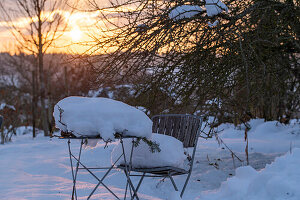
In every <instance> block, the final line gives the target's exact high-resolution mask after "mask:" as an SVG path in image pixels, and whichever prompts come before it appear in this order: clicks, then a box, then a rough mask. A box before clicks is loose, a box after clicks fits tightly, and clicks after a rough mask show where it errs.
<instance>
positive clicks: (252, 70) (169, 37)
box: [88, 0, 300, 123]
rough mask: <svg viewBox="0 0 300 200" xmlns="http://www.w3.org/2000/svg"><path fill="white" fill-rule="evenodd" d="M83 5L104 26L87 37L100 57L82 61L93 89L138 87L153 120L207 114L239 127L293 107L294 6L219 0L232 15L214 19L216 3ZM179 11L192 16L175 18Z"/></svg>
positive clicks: (276, 0) (159, 0) (273, 0)
mask: <svg viewBox="0 0 300 200" xmlns="http://www.w3.org/2000/svg"><path fill="white" fill-rule="evenodd" d="M88 2H89V5H90V6H91V7H92V9H94V10H98V11H100V13H101V16H102V19H101V20H103V22H102V24H105V26H103V25H101V26H99V27H98V28H99V30H101V32H102V33H103V34H102V35H100V36H98V35H92V36H93V38H94V44H92V45H93V46H92V48H91V52H93V53H94V52H96V53H94V55H97V54H101V55H100V56H98V58H99V59H96V58H95V57H88V62H89V63H91V64H92V65H93V67H94V69H95V71H96V72H97V73H98V75H99V76H98V79H97V80H98V81H99V84H105V83H107V84H111V82H112V81H115V82H124V81H125V82H127V81H138V83H139V84H138V87H139V92H137V93H139V94H141V95H139V97H144V98H142V99H143V102H145V99H146V100H147V99H148V100H147V101H148V102H149V105H147V106H146V105H144V106H145V107H147V108H149V107H150V108H151V107H152V108H159V110H154V112H153V110H152V113H153V114H155V113H157V112H162V111H164V110H165V109H167V108H172V109H177V110H176V112H193V111H195V110H204V109H205V110H207V109H209V110H212V111H213V112H214V113H219V114H220V115H221V116H222V117H224V118H226V117H228V116H229V117H230V118H231V120H235V122H236V123H242V122H245V121H247V120H249V119H250V118H253V117H262V118H265V119H266V120H274V119H277V120H279V119H280V118H281V117H283V116H289V115H291V114H290V112H291V111H292V110H293V109H295V108H296V107H297V109H299V107H298V104H299V103H297V102H298V101H299V95H300V93H299V89H300V87H299V81H300V79H299V70H298V69H299V55H300V54H299V53H300V49H299V46H300V45H299V30H300V29H299V24H300V23H299V17H298V16H299V12H300V8H299V4H300V3H299V0H294V1H292V0H284V1H282V0H268V1H266V0H247V1H245V0H224V3H225V4H226V5H228V7H229V9H230V12H228V13H226V12H220V13H218V14H217V15H213V16H211V15H210V14H208V13H207V8H208V7H207V5H208V4H212V2H214V4H217V3H216V2H219V1H218V0H215V1H211V0H204V1H197V0H191V1H190V0H178V1H168V0H165V1H164V0H151V1H134V0H127V1H117V0H112V1H110V2H111V4H110V5H109V6H107V5H106V6H101V4H100V1H97V0H92V1H88ZM182 6H194V7H193V9H194V10H197V11H198V12H197V14H193V15H189V16H188V17H180V16H178V17H174V15H173V14H172V13H174V12H175V11H176V12H177V13H180V11H182V10H183V9H182V8H183V7H182ZM195 6H196V7H195ZM211 6H214V5H211ZM199 7H201V8H202V10H201V9H199ZM176 12H175V13H176ZM182 15H184V14H182ZM104 53H106V55H103V54H104ZM159 94H162V95H160V96H159ZM164 96H167V97H168V98H166V97H164ZM145 97H146V98H145ZM161 99H165V100H166V102H161ZM211 100H213V101H211ZM137 102H141V101H137ZM215 102H218V103H215ZM153 104H157V105H154V106H153ZM164 104H165V105H166V106H162V105H164ZM291 104H292V105H291ZM180 109H181V110H180ZM220 122H221V121H220ZM231 122H232V121H231Z"/></svg>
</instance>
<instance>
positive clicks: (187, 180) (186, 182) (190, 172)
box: [180, 170, 192, 197]
mask: <svg viewBox="0 0 300 200" xmlns="http://www.w3.org/2000/svg"><path fill="white" fill-rule="evenodd" d="M191 174H192V170H190V171H189V174H188V176H187V178H186V180H185V183H184V186H183V188H182V191H181V193H180V197H182V196H183V193H184V191H185V188H186V186H187V184H188V182H189V179H190V177H191Z"/></svg>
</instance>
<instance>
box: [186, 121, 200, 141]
mask: <svg viewBox="0 0 300 200" xmlns="http://www.w3.org/2000/svg"><path fill="white" fill-rule="evenodd" d="M199 125H200V120H199V119H198V118H194V120H193V128H192V131H191V137H190V140H189V143H188V146H189V147H193V146H194V144H195V140H196V139H198V138H196V136H197V132H198V129H199Z"/></svg>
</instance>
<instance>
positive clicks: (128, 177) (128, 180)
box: [120, 138, 139, 200]
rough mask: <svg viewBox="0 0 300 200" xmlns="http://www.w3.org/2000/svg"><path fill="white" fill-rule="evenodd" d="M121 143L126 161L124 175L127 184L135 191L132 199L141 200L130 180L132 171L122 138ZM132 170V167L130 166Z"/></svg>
mask: <svg viewBox="0 0 300 200" xmlns="http://www.w3.org/2000/svg"><path fill="white" fill-rule="evenodd" d="M120 143H121V145H122V151H123V153H122V154H123V159H124V163H125V169H124V173H125V176H126V178H127V182H128V183H129V189H132V191H133V196H132V197H131V198H132V199H134V197H135V198H136V199H137V200H139V197H138V195H137V192H136V189H135V188H134V185H133V183H132V181H131V179H130V170H131V169H128V166H127V161H126V153H125V148H124V144H123V140H122V138H121V139H120ZM129 167H130V168H131V166H129Z"/></svg>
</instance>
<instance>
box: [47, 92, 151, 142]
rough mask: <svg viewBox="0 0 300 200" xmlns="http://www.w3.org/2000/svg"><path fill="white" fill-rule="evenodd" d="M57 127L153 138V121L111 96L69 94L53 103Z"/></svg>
mask: <svg viewBox="0 0 300 200" xmlns="http://www.w3.org/2000/svg"><path fill="white" fill-rule="evenodd" d="M53 116H54V118H55V124H56V127H57V128H59V129H60V130H61V131H64V132H71V133H73V134H74V135H75V136H77V137H78V136H98V135H100V136H101V137H102V138H103V139H104V140H105V141H108V140H113V139H114V134H115V133H116V132H118V133H123V135H125V136H137V137H146V138H150V137H151V134H152V121H151V120H150V119H149V117H148V116H147V115H146V114H145V113H143V112H142V111H140V110H138V109H136V108H134V107H132V106H129V105H127V104H125V103H123V102H120V101H116V100H112V99H108V98H88V97H67V98H65V99H63V100H61V101H59V102H58V103H57V104H56V105H55V107H54V113H53Z"/></svg>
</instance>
